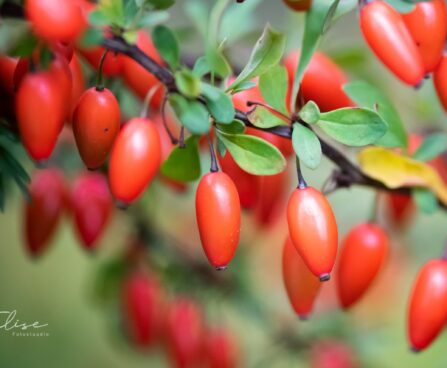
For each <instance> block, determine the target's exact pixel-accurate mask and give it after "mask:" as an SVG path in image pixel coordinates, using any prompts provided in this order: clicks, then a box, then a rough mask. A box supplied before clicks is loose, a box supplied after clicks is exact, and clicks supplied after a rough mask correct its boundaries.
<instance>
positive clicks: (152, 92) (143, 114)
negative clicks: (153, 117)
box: [140, 83, 162, 118]
mask: <svg viewBox="0 0 447 368" xmlns="http://www.w3.org/2000/svg"><path fill="white" fill-rule="evenodd" d="M161 86H162V84H161V83H157V84H156V85H155V86H153V87H152V88H150V89H149V91H148V92H147V93H146V96H145V97H144V101H143V108H142V109H141V114H140V117H142V118H146V117H147V116H148V111H149V105H150V103H151V100H152V98H153V97H154V96H155V94H156V93H157V91H158V90H159V89H160V87H161Z"/></svg>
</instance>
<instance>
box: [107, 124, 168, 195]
mask: <svg viewBox="0 0 447 368" xmlns="http://www.w3.org/2000/svg"><path fill="white" fill-rule="evenodd" d="M160 162H161V144H160V136H159V135H158V131H157V128H156V127H155V126H154V123H153V122H151V121H150V120H148V119H143V118H134V119H131V120H130V121H128V122H127V123H126V124H125V125H124V126H123V128H122V129H121V131H120V132H119V134H118V136H117V137H116V139H115V143H114V144H113V148H112V153H111V155H110V165H109V183H110V190H111V191H112V194H113V195H114V197H115V198H116V199H118V200H119V201H121V202H122V203H124V204H130V203H131V202H133V201H135V200H136V199H137V198H138V197H139V196H140V195H141V194H142V193H143V192H144V190H145V189H146V188H147V186H148V185H149V184H150V183H151V181H152V179H153V178H154V176H155V175H156V174H157V172H158V169H159V168H160Z"/></svg>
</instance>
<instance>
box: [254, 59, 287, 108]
mask: <svg viewBox="0 0 447 368" xmlns="http://www.w3.org/2000/svg"><path fill="white" fill-rule="evenodd" d="M287 88H288V77H287V71H286V68H285V67H284V66H282V65H275V66H274V67H272V68H271V69H270V70H268V71H267V72H265V73H264V74H262V75H261V76H260V78H259V89H260V90H261V94H262V97H263V98H264V100H265V101H266V102H267V103H268V104H269V105H270V106H272V107H273V108H275V109H276V110H278V111H280V112H282V113H283V114H287V107H286V93H287Z"/></svg>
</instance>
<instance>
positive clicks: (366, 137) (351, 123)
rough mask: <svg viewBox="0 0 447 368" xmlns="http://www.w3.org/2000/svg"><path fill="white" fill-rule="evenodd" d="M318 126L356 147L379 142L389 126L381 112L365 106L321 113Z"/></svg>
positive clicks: (328, 133)
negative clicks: (378, 112) (364, 107)
mask: <svg viewBox="0 0 447 368" xmlns="http://www.w3.org/2000/svg"><path fill="white" fill-rule="evenodd" d="M316 126H318V127H319V128H320V129H321V130H323V131H324V132H325V133H326V134H327V135H329V136H330V137H332V138H334V139H335V140H337V141H339V142H340V143H343V144H346V145H348V146H355V147H361V146H366V145H368V144H372V143H375V142H377V141H378V140H379V139H380V138H381V137H382V136H383V135H384V134H385V133H386V131H387V128H388V127H387V124H386V122H385V121H384V120H383V119H382V118H381V117H380V115H379V114H377V113H376V112H375V111H373V110H369V109H363V108H343V109H338V110H333V111H330V112H325V113H321V115H320V121H319V122H318V123H317V124H316Z"/></svg>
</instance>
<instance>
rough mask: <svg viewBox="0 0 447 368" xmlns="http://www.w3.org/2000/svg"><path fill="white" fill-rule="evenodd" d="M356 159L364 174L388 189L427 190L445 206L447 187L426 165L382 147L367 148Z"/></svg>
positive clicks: (446, 202) (433, 170)
mask: <svg viewBox="0 0 447 368" xmlns="http://www.w3.org/2000/svg"><path fill="white" fill-rule="evenodd" d="M358 159H359V163H360V166H361V168H362V170H363V172H364V173H365V174H367V175H368V176H370V177H372V178H374V179H376V180H378V181H380V182H382V183H383V184H385V185H386V186H387V187H388V188H399V187H424V188H429V189H430V190H432V191H433V193H435V194H436V195H437V196H438V198H439V199H440V200H441V202H442V203H444V204H447V186H445V184H444V182H443V181H442V179H441V177H440V176H439V174H438V173H437V172H436V170H435V169H433V168H432V167H431V166H429V165H427V164H426V163H424V162H420V161H416V160H413V159H411V158H409V157H405V156H401V155H399V154H397V153H395V152H394V151H391V150H388V149H385V148H382V147H368V148H366V149H364V150H363V151H362V152H360V153H359V155H358Z"/></svg>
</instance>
